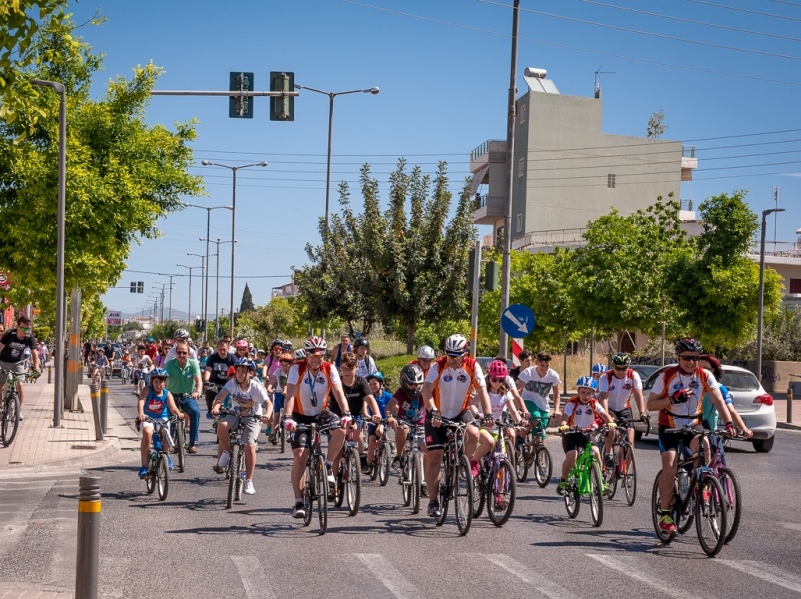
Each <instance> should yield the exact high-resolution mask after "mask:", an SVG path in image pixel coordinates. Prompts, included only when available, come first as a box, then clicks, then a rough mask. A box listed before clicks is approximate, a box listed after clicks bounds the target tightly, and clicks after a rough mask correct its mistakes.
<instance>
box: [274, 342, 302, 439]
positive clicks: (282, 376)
mask: <svg viewBox="0 0 801 599" xmlns="http://www.w3.org/2000/svg"><path fill="white" fill-rule="evenodd" d="M294 361H295V359H294V357H293V356H292V354H290V353H289V352H286V353H284V354H282V355H281V359H280V360H279V363H280V364H281V367H280V368H279V369H278V370H276V371H275V372H273V376H272V378H271V379H270V383H269V384H268V385H267V393H268V394H269V395H270V396H272V398H273V422H272V432H271V433H270V437H269V440H270V443H272V444H273V445H276V444H277V443H278V434H277V431H278V427H279V425H280V423H279V422H278V419H279V418H280V417H281V410H283V409H284V400H285V399H286V381H287V377H288V376H289V369H290V368H292V364H293V362H294Z"/></svg>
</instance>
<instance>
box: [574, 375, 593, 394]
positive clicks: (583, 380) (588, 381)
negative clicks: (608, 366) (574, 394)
mask: <svg viewBox="0 0 801 599" xmlns="http://www.w3.org/2000/svg"><path fill="white" fill-rule="evenodd" d="M581 387H586V388H587V389H592V390H593V391H597V390H598V381H596V380H595V379H594V378H592V377H591V376H582V377H579V380H577V381H576V389H580V388H581Z"/></svg>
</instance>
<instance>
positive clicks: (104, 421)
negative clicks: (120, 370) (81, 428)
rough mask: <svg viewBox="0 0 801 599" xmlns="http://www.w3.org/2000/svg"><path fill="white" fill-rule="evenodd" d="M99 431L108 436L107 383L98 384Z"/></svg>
mask: <svg viewBox="0 0 801 599" xmlns="http://www.w3.org/2000/svg"><path fill="white" fill-rule="evenodd" d="M100 430H102V431H103V434H104V435H107V434H108V381H101V383H100Z"/></svg>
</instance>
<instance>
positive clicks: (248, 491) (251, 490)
mask: <svg viewBox="0 0 801 599" xmlns="http://www.w3.org/2000/svg"><path fill="white" fill-rule="evenodd" d="M255 494H256V488H255V487H254V486H253V481H252V480H246V481H245V495H255Z"/></svg>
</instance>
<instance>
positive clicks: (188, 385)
mask: <svg viewBox="0 0 801 599" xmlns="http://www.w3.org/2000/svg"><path fill="white" fill-rule="evenodd" d="M164 368H165V369H166V370H167V372H168V373H169V374H170V378H168V379H167V391H169V392H170V393H172V394H173V395H177V394H178V393H192V392H193V391H195V376H196V375H197V376H199V375H200V364H199V363H198V361H197V360H191V359H189V360H187V361H186V367H184V368H181V367H180V366H179V365H178V358H175V359H174V360H170V361H169V362H167V363H166V364H165V365H164ZM197 391H200V389H197Z"/></svg>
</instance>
